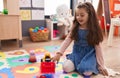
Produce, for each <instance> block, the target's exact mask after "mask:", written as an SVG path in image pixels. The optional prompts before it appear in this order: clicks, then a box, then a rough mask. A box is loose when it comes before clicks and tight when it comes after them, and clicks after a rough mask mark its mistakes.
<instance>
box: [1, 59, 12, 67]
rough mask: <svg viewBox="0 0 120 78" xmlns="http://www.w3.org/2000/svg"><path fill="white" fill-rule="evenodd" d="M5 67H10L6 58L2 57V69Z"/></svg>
mask: <svg viewBox="0 0 120 78" xmlns="http://www.w3.org/2000/svg"><path fill="white" fill-rule="evenodd" d="M3 68H10V67H9V65H8V63H7V61H6V59H1V60H0V69H3Z"/></svg>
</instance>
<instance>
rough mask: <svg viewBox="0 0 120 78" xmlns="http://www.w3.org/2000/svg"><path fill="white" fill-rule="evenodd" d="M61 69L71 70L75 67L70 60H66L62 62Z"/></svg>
mask: <svg viewBox="0 0 120 78" xmlns="http://www.w3.org/2000/svg"><path fill="white" fill-rule="evenodd" d="M63 70H64V71H65V72H72V71H74V70H75V67H74V64H73V62H72V61H71V60H66V61H65V62H64V63H63Z"/></svg>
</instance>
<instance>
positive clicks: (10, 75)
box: [0, 68, 15, 78]
mask: <svg viewBox="0 0 120 78" xmlns="http://www.w3.org/2000/svg"><path fill="white" fill-rule="evenodd" d="M0 73H3V74H7V76H8V78H15V77H14V75H13V74H12V72H11V69H10V68H3V69H1V70H0ZM0 78H2V77H1V76H0Z"/></svg>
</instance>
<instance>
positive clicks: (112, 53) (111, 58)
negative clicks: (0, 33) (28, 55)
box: [1, 37, 120, 78]
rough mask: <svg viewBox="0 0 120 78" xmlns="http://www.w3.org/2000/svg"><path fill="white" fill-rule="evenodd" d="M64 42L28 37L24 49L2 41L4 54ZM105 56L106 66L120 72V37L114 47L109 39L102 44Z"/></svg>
mask: <svg viewBox="0 0 120 78" xmlns="http://www.w3.org/2000/svg"><path fill="white" fill-rule="evenodd" d="M62 42H63V40H54V41H47V42H32V41H31V40H30V39H29V38H28V37H24V38H23V47H22V48H19V47H18V44H17V42H16V40H7V41H2V49H1V51H2V52H5V51H12V50H19V49H25V50H27V51H28V50H30V49H36V48H42V47H44V46H52V45H60V44H61V43H62ZM72 44H73V43H71V45H70V46H69V47H68V49H69V50H71V49H72ZM102 49H103V55H104V59H105V65H106V66H107V67H109V68H112V69H113V70H115V71H118V72H120V60H119V58H120V37H114V39H113V46H112V47H108V46H107V38H105V39H104V41H103V43H102ZM61 78H62V77H61ZM94 78H102V77H101V76H98V77H94ZM110 78H120V75H118V76H116V77H110Z"/></svg>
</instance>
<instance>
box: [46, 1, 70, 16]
mask: <svg viewBox="0 0 120 78" xmlns="http://www.w3.org/2000/svg"><path fill="white" fill-rule="evenodd" d="M54 2H55V3H54ZM62 4H66V5H67V6H68V8H70V4H71V0H45V15H48V16H49V15H53V14H56V8H57V7H58V6H60V5H62Z"/></svg>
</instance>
